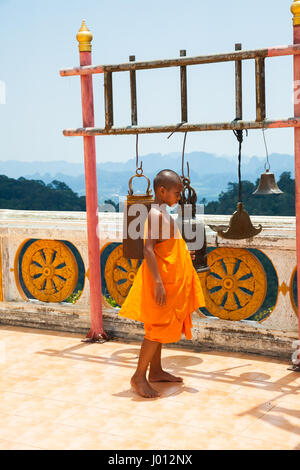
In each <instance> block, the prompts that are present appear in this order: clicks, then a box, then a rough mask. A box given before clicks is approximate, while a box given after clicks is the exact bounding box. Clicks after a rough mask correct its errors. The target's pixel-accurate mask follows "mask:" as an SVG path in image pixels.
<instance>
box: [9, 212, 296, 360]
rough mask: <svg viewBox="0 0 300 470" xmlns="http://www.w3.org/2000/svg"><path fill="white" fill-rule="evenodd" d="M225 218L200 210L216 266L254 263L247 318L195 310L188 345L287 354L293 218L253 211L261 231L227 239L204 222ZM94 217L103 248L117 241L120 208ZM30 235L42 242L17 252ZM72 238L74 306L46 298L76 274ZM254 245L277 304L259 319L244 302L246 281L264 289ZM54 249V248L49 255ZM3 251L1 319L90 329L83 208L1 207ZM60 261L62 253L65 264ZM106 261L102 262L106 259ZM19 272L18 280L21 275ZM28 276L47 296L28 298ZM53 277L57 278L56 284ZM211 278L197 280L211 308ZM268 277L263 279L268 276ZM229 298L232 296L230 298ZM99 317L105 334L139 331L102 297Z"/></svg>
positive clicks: (292, 310) (291, 325)
mask: <svg viewBox="0 0 300 470" xmlns="http://www.w3.org/2000/svg"><path fill="white" fill-rule="evenodd" d="M229 218H230V216H221V215H206V214H205V215H204V221H205V224H206V237H207V246H208V251H209V257H210V256H211V259H213V257H212V255H211V254H212V253H215V254H216V253H221V255H222V256H221V255H220V256H221V257H223V258H222V260H221V261H220V262H219V261H218V260H217V261H214V262H215V264H214V265H213V266H214V267H213V269H214V270H215V269H221V268H220V267H219V268H218V263H219V266H221V264H220V263H223V266H224V263H225V265H226V263H228V266H230V265H232V266H233V264H232V259H234V260H235V258H236V259H239V258H240V261H239V262H240V263H241V264H240V265H239V266H241V269H242V271H243V272H244V273H246V272H248V271H249V269H250V271H251V269H252V271H253V274H252V273H251V275H250V274H249V275H248V278H247V275H246V276H245V278H247V279H248V281H249V282H248V281H247V279H246V280H245V284H244V285H245V286H246V287H247V286H248V287H247V288H246V289H244V293H243V291H241V290H240V291H239V292H240V293H241V297H240V299H239V301H241V302H244V303H245V305H244V306H243V305H242V304H241V305H240V307H241V311H242V307H243V308H244V311H245V313H244V314H243V316H244V319H242V320H238V321H231V320H228V319H224V318H222V317H221V318H219V317H218V316H216V312H218V311H220V312H221V311H223V314H222V315H224V308H223V307H224V306H222V305H216V308H215V310H214V311H210V312H209V313H210V316H207V315H206V314H205V312H204V313H203V311H202V312H200V311H199V312H195V313H194V314H193V324H194V328H193V343H194V345H195V346H197V347H202V348H219V349H220V348H221V349H226V350H234V351H247V352H253V353H259V354H265V355H275V356H282V357H289V356H290V355H291V354H292V352H293V351H294V350H295V347H294V346H293V345H292V343H293V341H294V340H297V339H298V319H297V314H296V307H295V304H294V294H293V276H294V274H295V268H296V231H295V230H296V228H295V217H265V216H252V217H251V220H252V223H253V225H255V226H257V225H258V224H262V226H263V230H262V232H261V233H260V234H259V235H258V236H256V237H254V238H252V239H248V240H225V239H223V238H220V237H219V236H216V232H214V231H213V230H211V229H210V228H209V225H226V224H228V222H229ZM99 220H100V224H99V227H98V230H99V234H100V247H101V250H103V249H105V247H106V248H107V246H108V244H111V243H117V244H119V243H121V242H122V232H123V214H119V213H99ZM28 240H36V241H41V245H40V247H39V245H38V244H37V242H35V243H36V245H34V244H30V243H28V248H27V250H25V253H24V249H23V251H21V248H22V245H23V244H24V243H25V242H26V241H28ZM54 241H57V242H62V245H61V244H59V243H58V244H55V243H54ZM65 241H67V242H69V244H68V246H66V245H64V242H65ZM70 243H71V244H72V245H73V246H74V247H75V248H76V249H77V251H78V253H79V255H80V256H81V258H82V262H83V265H84V269H85V275H84V285H83V286H82V289H81V290H82V293H81V295H80V297H79V298H78V300H77V301H76V303H74V304H72V303H67V302H65V301H64V300H63V301H62V302H61V301H60V302H58V301H51V300H52V299H58V298H60V292H61V295H62V297H64V295H66V293H68V295H70V294H71V290H72V289H73V287H74V284H76V281H77V278H75V277H76V276H75V274H74V273H75V269H74V262H76V260H75V258H74V256H73V255H72V253H70V246H71V245H70ZM35 247H36V248H35ZM41 247H44V248H45V249H44V251H43V253H44V254H43V253H42V255H41V251H39V249H40V248H41ZM221 249H222V251H220V250H221ZM252 249H254V250H259V251H260V252H262V253H263V254H264V255H265V257H267V258H268V259H269V262H271V263H272V265H273V268H274V270H275V272H276V275H277V279H278V293H277V292H275V291H274V299H275V301H274V304H275V307H274V309H273V310H272V312H271V313H270V314H269V315H267V316H264V317H263V319H262V321H253V320H251V321H249V317H250V316H251V314H254V313H255V310H253V311H252V310H251V308H256V307H255V305H256V306H257V305H258V306H259V307H261V305H259V303H260V304H262V303H261V300H260V297H259V296H258V297H257V301H256V302H258V303H257V304H255V302H254V303H253V305H254V307H251V302H249V303H247V302H248V301H247V298H250V297H251V296H250V297H249V296H248V297H247V295H248V294H247V292H248V291H249V286H252V287H253V286H254V287H253V288H254V289H262V290H263V289H264V286H263V284H264V282H265V281H264V275H263V274H262V272H261V271H260V265H259V261H257V264H256V261H255V259H254V257H253V254H254V256H255V251H254V252H251V250H252ZM101 250H100V251H101ZM216 250H219V252H218V251H216ZM243 250H246V252H244V251H243ZM71 251H72V250H71ZM54 252H55V253H56V254H55V259H54V261H53V260H52V255H53V253H54ZM103 253H104V251H103ZM248 253H249V255H248ZM251 253H252V254H251ZM0 255H1V266H2V282H1V286H0V294H1V295H0V299H1V298H2V299H3V300H2V301H1V302H0V323H3V324H11V325H22V326H30V327H38V328H47V329H55V330H66V331H73V332H79V333H82V334H83V335H84V334H86V333H87V332H88V330H89V328H90V313H89V312H90V309H89V280H88V274H89V266H88V247H87V232H86V214H85V213H82V212H48V211H42V212H39V211H14V210H0ZM20 255H21V257H22V259H23V261H22V263H23V264H22V266H23V267H22V266H21V268H20V266H19V257H20ZM214 256H215V255H214ZM62 259H64V262H63V263H62V262H61V261H62ZM208 259H209V258H208ZM248 259H249V263H248V261H247V260H248ZM74 260H75V261H74ZM103 262H107V259H105V260H104V261H103ZM253 263H254V264H253ZM72 266H73V267H72ZM20 269H21V273H20ZM230 269H231V268H230ZM23 270H24V272H23ZM26 270H27V271H26ZM247 270H248V271H247ZM25 271H26V272H25ZM242 271H241V272H242ZM216 272H217V271H216ZM20 275H21V278H22V279H23V281H22V279H21V280H20ZM57 275H58V276H57ZM26 276H27V277H26ZM28 276H29V277H30V278H31V279H30V283H31V284H30V285H31V286H32V288H33V289H36V288H40V290H41V291H42V290H43V291H44V293H45V294H44V295H46V296H48V297H47V298H49V299H50V301H47V302H45V301H41V300H38V299H36V298H35V299H30V298H28V297H29V296H28V291H27V293H26V289H25V290H24V282H25V283H26V282H29V281H28V279H29V277H28ZM109 276H110V282H111V283H114V282H115V284H116V288H117V287H118V286H117V281H114V274H113V273H111V274H109ZM230 276H231V278H232V279H234V273H233V272H231V273H229V274H228V276H227V277H226V282H227V284H224V286H227V285H228V286H229V285H230V279H229V278H230ZM81 277H82V276H81ZM219 277H220V283H221V284H222V282H223V281H224V279H225V274H224V279H223V278H222V274H221V275H219ZM221 278H222V279H221ZM26 279H27V281H26ZM52 279H55V282H54V284H55V285H53V283H52ZM130 279H131V280H132V279H133V278H130ZM215 279H217V281H216V282H218V275H217V277H214V276H213V277H211V280H210V281H207V280H205V279H204V280H203V279H201V282H204V283H206V284H205V285H204V288H205V289H206V295H209V305H210V306H211V305H215V303H218V302H216V300H215V297H214V293H213V291H214V289H221V287H220V286H219V287H216V288H212V289H211V290H210V289H208V290H207V286H208V287H209V286H210V285H212V284H211V282H215ZM228 279H229V281H228ZM22 282H23V284H22ZM105 282H106V281H105ZM126 282H127V281H126ZM247 282H248V284H249V285H248V284H247ZM266 282H268V279H267V278H266ZM127 284H128V282H127ZM221 284H220V285H221ZM22 285H23V288H22ZM272 285H273V284H272ZM34 286H35V287H34ZM36 286H38V287H36ZM205 286H206V287H205ZM224 286H223V284H222V289H223V288H224V289H225V287H224ZM265 287H266V288H267V287H268V286H265ZM269 287H270V286H269ZM226 288H227V287H226ZM274 289H275V288H274ZM227 291H228V298H227V300H229V295H230V292H231V291H230V289H229V288H228V289H227ZM35 292H36V291H35ZM216 292H217V290H216ZM232 292H233V291H232ZM64 293H65V294H64ZM99 295H100V292H99ZM276 296H277V299H276ZM112 297H114V296H113V295H112ZM234 298H236V297H232V299H234ZM243 299H244V300H243ZM253 299H254V296H252V297H251V301H252V300H253ZM227 300H226V301H225V307H226V302H227ZM239 301H237V302H238V303H239ZM214 302H215V303H214ZM219 304H220V302H219ZM226 308H227V307H226ZM222 309H223V310H222ZM247 309H248V310H247ZM208 310H209V309H208ZM229 310H230V309H229ZM238 311H239V309H236V310H235V309H234V308H232V315H231V314H230V315H231V317H232V318H233V317H234V315H239V313H238ZM248 314H249V315H248ZM211 315H214V316H211ZM230 315H229V316H230ZM245 316H246V317H245ZM247 318H248V319H247ZM103 321H104V328H105V330H106V332H108V333H110V334H111V335H113V336H119V337H123V338H124V337H125V338H128V339H137V338H142V336H143V326H142V324H140V323H136V322H133V321H131V320H126V319H124V318H120V317H118V314H117V309H115V308H113V307H111V306H110V305H109V304H108V303H107V302H106V301H105V300H104V301H103ZM187 343H188V342H187V341H186V340H184V339H182V340H181V342H180V344H182V346H184V345H185V344H187Z"/></svg>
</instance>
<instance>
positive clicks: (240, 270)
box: [204, 248, 267, 321]
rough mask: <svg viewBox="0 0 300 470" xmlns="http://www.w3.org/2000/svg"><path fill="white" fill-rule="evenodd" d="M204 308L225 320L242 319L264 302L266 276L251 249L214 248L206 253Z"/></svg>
mask: <svg viewBox="0 0 300 470" xmlns="http://www.w3.org/2000/svg"><path fill="white" fill-rule="evenodd" d="M207 261H208V264H209V266H210V269H211V271H210V273H209V274H208V275H207V276H206V279H205V286H204V295H205V300H206V309H207V310H208V312H209V313H211V314H212V315H213V316H216V317H219V318H222V319H224V320H234V321H238V320H243V319H245V318H248V317H250V316H251V315H252V314H253V313H254V312H256V311H257V310H258V309H259V308H260V307H261V305H262V304H263V302H264V299H265V296H266V290H267V278H266V273H265V270H264V268H263V266H262V264H261V263H260V261H259V260H258V259H257V258H256V256H254V255H253V254H252V253H250V251H248V250H245V249H238V248H217V249H215V250H213V251H211V252H210V253H209V254H208V255H207Z"/></svg>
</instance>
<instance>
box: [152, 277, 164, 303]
mask: <svg viewBox="0 0 300 470" xmlns="http://www.w3.org/2000/svg"><path fill="white" fill-rule="evenodd" d="M154 296H155V301H156V303H158V305H164V304H165V303H166V291H165V288H164V285H163V283H162V282H161V281H160V282H156V283H155V292H154Z"/></svg>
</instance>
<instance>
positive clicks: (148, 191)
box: [128, 174, 151, 196]
mask: <svg viewBox="0 0 300 470" xmlns="http://www.w3.org/2000/svg"><path fill="white" fill-rule="evenodd" d="M140 177H143V178H146V180H147V182H148V186H147V190H146V194H147V196H150V194H151V189H150V184H151V183H150V180H149V178H148V176H146V175H139V174H135V175H133V176H132V177H131V178H130V180H129V182H128V186H129V191H128V194H129V196H132V195H133V188H132V180H133V178H140Z"/></svg>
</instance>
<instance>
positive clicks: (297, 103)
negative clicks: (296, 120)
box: [291, 1, 300, 339]
mask: <svg viewBox="0 0 300 470" xmlns="http://www.w3.org/2000/svg"><path fill="white" fill-rule="evenodd" d="M291 11H292V13H293V24H294V26H293V30H294V44H297V43H298V42H299V41H300V1H294V3H293V4H292V6H291ZM299 91H300V56H298V55H294V116H300V92H299ZM294 135H295V196H296V201H295V206H296V207H295V208H296V247H297V290H298V326H299V339H300V128H299V127H295V128H294Z"/></svg>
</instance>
